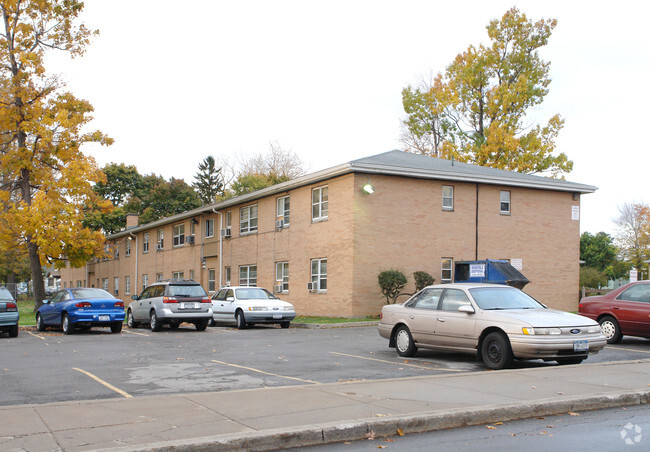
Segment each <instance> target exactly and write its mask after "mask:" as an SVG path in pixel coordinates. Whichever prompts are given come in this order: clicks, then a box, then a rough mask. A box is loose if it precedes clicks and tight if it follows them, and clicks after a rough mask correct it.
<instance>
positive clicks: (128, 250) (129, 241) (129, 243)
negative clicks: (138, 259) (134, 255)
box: [124, 238, 131, 257]
mask: <svg viewBox="0 0 650 452" xmlns="http://www.w3.org/2000/svg"><path fill="white" fill-rule="evenodd" d="M124 255H125V256H126V257H129V256H130V255H131V239H130V238H129V239H128V240H127V241H126V250H125V251H124Z"/></svg>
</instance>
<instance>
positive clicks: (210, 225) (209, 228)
mask: <svg viewBox="0 0 650 452" xmlns="http://www.w3.org/2000/svg"><path fill="white" fill-rule="evenodd" d="M205 237H206V238H208V237H214V218H210V219H209V220H205Z"/></svg>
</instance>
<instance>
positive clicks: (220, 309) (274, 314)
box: [212, 287, 296, 330]
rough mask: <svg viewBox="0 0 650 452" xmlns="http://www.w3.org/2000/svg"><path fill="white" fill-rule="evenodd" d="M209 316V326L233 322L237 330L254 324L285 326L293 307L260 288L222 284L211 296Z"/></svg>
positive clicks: (293, 313)
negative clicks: (210, 317)
mask: <svg viewBox="0 0 650 452" xmlns="http://www.w3.org/2000/svg"><path fill="white" fill-rule="evenodd" d="M212 317H213V319H214V321H213V323H212V324H213V325H214V324H215V323H235V324H236V325H237V328H238V329H240V330H242V329H244V328H246V327H248V326H253V325H255V324H256V323H277V324H279V325H280V326H281V327H282V328H289V324H290V323H291V321H292V320H293V319H294V318H295V317H296V310H295V309H294V307H293V305H292V304H291V303H287V302H286V301H282V300H280V299H279V298H277V297H276V296H275V295H273V294H272V293H271V292H269V291H268V290H266V289H262V288H261V287H224V288H223V289H221V290H220V291H219V292H217V293H215V294H214V295H213V296H212Z"/></svg>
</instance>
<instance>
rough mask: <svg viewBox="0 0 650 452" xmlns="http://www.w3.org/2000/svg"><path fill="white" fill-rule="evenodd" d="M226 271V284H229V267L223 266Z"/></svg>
mask: <svg viewBox="0 0 650 452" xmlns="http://www.w3.org/2000/svg"><path fill="white" fill-rule="evenodd" d="M224 270H225V273H226V286H230V267H226V268H224Z"/></svg>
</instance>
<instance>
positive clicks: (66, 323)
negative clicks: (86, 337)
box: [61, 314, 74, 334]
mask: <svg viewBox="0 0 650 452" xmlns="http://www.w3.org/2000/svg"><path fill="white" fill-rule="evenodd" d="M61 329H62V330H63V334H72V333H73V331H74V328H73V326H72V323H71V322H70V316H68V314H63V317H62V318H61Z"/></svg>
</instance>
